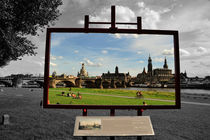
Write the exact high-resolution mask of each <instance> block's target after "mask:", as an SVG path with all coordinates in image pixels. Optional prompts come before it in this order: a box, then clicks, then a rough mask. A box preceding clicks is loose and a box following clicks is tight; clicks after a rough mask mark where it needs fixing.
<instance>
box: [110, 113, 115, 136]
mask: <svg viewBox="0 0 210 140" xmlns="http://www.w3.org/2000/svg"><path fill="white" fill-rule="evenodd" d="M110 116H115V109H111V110H110ZM110 140H115V137H114V136H111V137H110Z"/></svg>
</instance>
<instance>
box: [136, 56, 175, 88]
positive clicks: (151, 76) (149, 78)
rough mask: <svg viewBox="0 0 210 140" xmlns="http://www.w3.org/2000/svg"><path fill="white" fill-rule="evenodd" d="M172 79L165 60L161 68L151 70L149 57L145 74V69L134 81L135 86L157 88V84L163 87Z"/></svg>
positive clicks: (172, 76) (172, 75)
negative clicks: (141, 85) (143, 85)
mask: <svg viewBox="0 0 210 140" xmlns="http://www.w3.org/2000/svg"><path fill="white" fill-rule="evenodd" d="M173 78H174V74H172V70H171V69H169V68H168V64H167V59H166V58H165V60H164V64H163V67H162V68H155V69H153V68H152V59H151V57H150V55H149V58H148V65H147V72H146V70H145V68H144V69H143V71H142V73H139V74H138V75H137V78H136V80H135V83H136V84H146V85H147V86H157V85H158V84H160V85H163V84H167V83H170V82H171V80H172V79H173Z"/></svg>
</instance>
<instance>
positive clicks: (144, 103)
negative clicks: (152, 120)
mask: <svg viewBox="0 0 210 140" xmlns="http://www.w3.org/2000/svg"><path fill="white" fill-rule="evenodd" d="M146 105H147V103H146V102H145V101H143V106H146ZM144 110H146V109H141V112H143V111H144Z"/></svg>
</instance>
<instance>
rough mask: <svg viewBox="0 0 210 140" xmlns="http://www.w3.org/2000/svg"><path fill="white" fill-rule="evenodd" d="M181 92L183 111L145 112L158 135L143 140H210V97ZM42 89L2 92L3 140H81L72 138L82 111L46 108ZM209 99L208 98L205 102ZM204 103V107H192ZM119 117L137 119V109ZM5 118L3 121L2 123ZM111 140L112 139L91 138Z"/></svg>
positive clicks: (125, 139) (118, 139)
mask: <svg viewBox="0 0 210 140" xmlns="http://www.w3.org/2000/svg"><path fill="white" fill-rule="evenodd" d="M188 94H189V93H183V92H181V100H182V102H183V103H182V105H181V109H175V110H170V109H167V110H145V111H144V112H143V115H145V116H150V117H151V121H152V124H153V127H154V132H155V136H152V137H148V136H145V137H143V140H169V139H170V140H196V139H202V140H208V138H209V137H210V133H209V131H208V130H210V121H209V116H210V100H209V99H210V97H209V96H208V94H205V95H202V94H201V95H200V96H198V94H189V95H188ZM42 95H43V91H42V89H33V90H31V89H25V88H22V89H13V88H6V89H3V91H1V92H0V116H2V115H3V114H9V115H10V125H7V126H3V125H0V139H1V140H20V139H21V140H35V139H36V140H58V139H59V140H74V139H75V140H82V138H81V137H73V136H72V135H73V129H74V121H75V117H76V116H80V115H82V110H70V109H67V110H65V109H43V108H42V107H40V101H41V100H42ZM204 98H206V99H204ZM193 103H205V104H200V105H197V104H193ZM109 112H110V111H109V110H88V115H90V116H98V115H100V116H109ZM115 114H116V115H117V116H136V114H137V112H136V111H135V110H116V113H115ZM1 119H2V118H0V122H1V121H2V120H1ZM121 139H122V140H136V137H116V140H121ZM91 140H109V137H91Z"/></svg>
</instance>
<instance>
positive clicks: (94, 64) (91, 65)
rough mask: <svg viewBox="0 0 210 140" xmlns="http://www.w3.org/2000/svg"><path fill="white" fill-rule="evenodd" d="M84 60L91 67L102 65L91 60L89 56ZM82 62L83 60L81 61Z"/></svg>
mask: <svg viewBox="0 0 210 140" xmlns="http://www.w3.org/2000/svg"><path fill="white" fill-rule="evenodd" d="M84 61H85V63H86V65H87V66H90V67H101V66H102V64H101V63H94V62H92V61H91V60H89V59H87V58H84ZM80 63H82V62H80Z"/></svg>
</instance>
